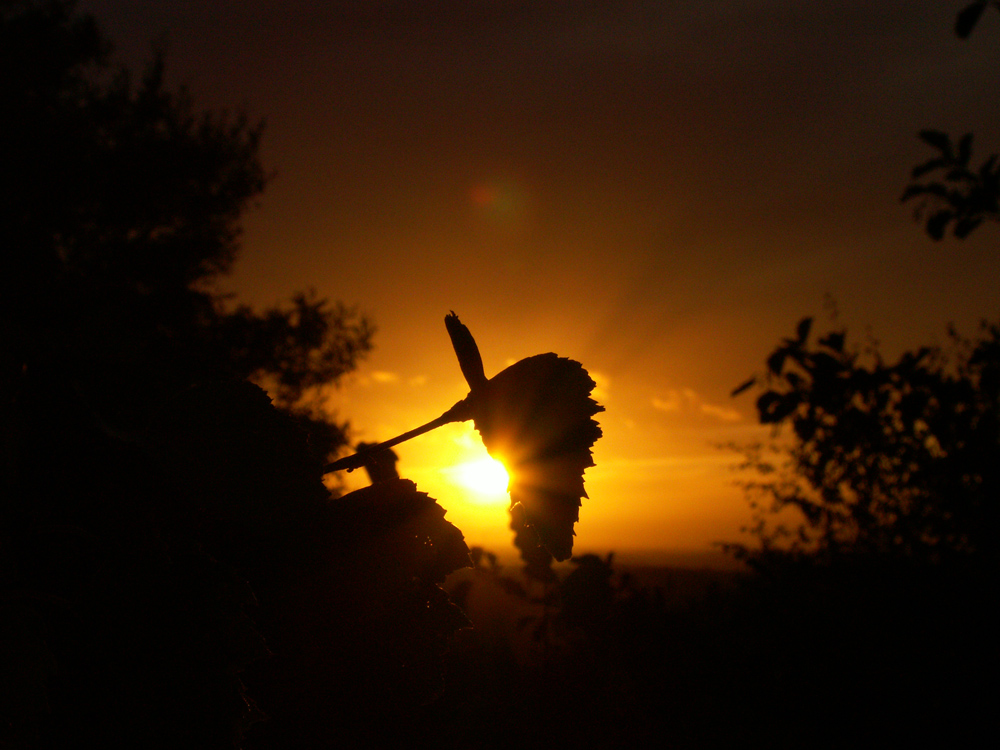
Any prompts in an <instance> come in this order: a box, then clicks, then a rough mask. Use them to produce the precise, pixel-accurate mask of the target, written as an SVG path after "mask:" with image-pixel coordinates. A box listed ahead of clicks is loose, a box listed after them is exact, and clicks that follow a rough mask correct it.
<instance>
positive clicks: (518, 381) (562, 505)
mask: <svg viewBox="0 0 1000 750" xmlns="http://www.w3.org/2000/svg"><path fill="white" fill-rule="evenodd" d="M445 325H446V326H447V328H448V333H449V335H450V336H451V339H452V345H453V346H454V347H455V353H456V355H457V356H458V359H459V364H460V366H461V368H462V372H463V374H465V375H466V380H467V381H468V383H469V388H470V389H471V390H470V393H469V395H468V396H467V397H466V399H465V402H464V403H466V404H467V405H468V409H469V413H470V416H471V418H472V420H473V422H474V424H475V426H476V429H477V430H478V431H479V434H480V435H481V436H482V439H483V444H484V445H485V446H486V450H487V451H488V452H489V454H490V455H491V456H493V458H495V459H497V460H499V461H501V462H503V463H504V465H505V466H506V467H507V471H508V473H509V474H510V484H509V487H508V489H509V491H510V500H511V507H512V508H514V507H517V506H520V507H521V508H523V510H524V516H525V521H526V523H527V524H528V525H529V526H530V527H532V528H534V530H535V532H536V533H537V534H538V539H539V542H540V543H541V544H542V546H544V547H545V548H546V549H548V551H549V552H550V553H551V554H552V556H553V557H554V558H555V559H556V560H560V561H561V560H565V559H567V558H568V557H569V556H570V554H571V553H572V550H573V536H574V531H573V527H574V525H575V524H576V522H577V521H578V520H579V513H580V503H581V499H582V498H584V497H587V492H586V490H585V489H584V484H583V473H584V471H585V470H586V469H587V468H588V467H590V466H593V465H594V461H593V457H592V454H591V448H592V446H593V445H594V443H595V442H596V440H597V439H598V438H599V437H600V436H601V428H600V427H599V426H598V424H597V422H596V421H594V419H593V418H592V417H593V416H594V415H595V414H597V413H598V412H601V411H604V408H603V407H602V406H600V405H599V404H598V403H597V402H596V401H594V399H592V398H591V397H590V394H591V392H592V391H593V389H594V386H595V385H596V384H595V383H594V381H593V380H592V379H591V378H590V376H589V375H588V374H587V371H586V370H585V369H584V368H583V366H582V365H581V364H580V363H579V362H575V361H574V360H571V359H566V358H564V357H559V356H557V355H556V354H553V353H551V352H550V353H548V354H538V355H535V356H533V357H528V358H527V359H522V360H521V361H519V362H516V363H514V364H513V365H511V366H510V367H508V368H507V369H505V370H503V371H501V372H499V373H498V374H496V375H494V376H493V377H492V378H490V379H489V380H485V379H484V376H483V377H480V373H482V372H483V365H482V358H481V357H480V354H479V349H478V347H477V346H476V342H475V339H474V338H473V336H472V334H471V332H470V331H469V329H468V328H467V327H466V326H465V325H464V324H463V323H462V322H461V321H459V319H458V316H457V315H455V313H454V312H452V313H450V314H449V315H448V316H447V317H446V318H445ZM470 373H472V377H470Z"/></svg>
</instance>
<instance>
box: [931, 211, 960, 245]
mask: <svg viewBox="0 0 1000 750" xmlns="http://www.w3.org/2000/svg"><path fill="white" fill-rule="evenodd" d="M953 218H954V214H953V213H952V212H951V211H948V210H947V209H944V210H941V211H938V212H937V213H935V214H934V215H933V216H931V217H930V218H929V219H928V220H927V234H929V235H930V236H931V237H932V238H933V239H935V240H940V239H941V238H942V237H944V230H945V229H946V228H947V227H948V222H950V221H951V220H952V219H953Z"/></svg>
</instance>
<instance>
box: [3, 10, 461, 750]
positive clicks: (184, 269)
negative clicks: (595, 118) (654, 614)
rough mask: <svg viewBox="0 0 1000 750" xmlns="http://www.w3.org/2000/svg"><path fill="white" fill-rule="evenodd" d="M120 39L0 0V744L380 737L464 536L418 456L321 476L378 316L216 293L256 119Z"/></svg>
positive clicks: (428, 683)
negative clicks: (254, 305) (247, 301)
mask: <svg viewBox="0 0 1000 750" xmlns="http://www.w3.org/2000/svg"><path fill="white" fill-rule="evenodd" d="M109 55H110V53H109V45H108V43H107V42H106V41H105V40H104V39H103V37H102V36H101V34H100V32H99V30H98V28H97V25H96V23H95V22H94V21H93V20H92V19H91V18H89V17H87V16H84V15H80V14H77V13H76V12H75V11H74V8H73V4H72V3H70V2H63V1H61V0H39V1H37V2H34V1H29V0H15V1H8V2H4V3H3V4H2V5H0V63H2V66H0V113H2V114H0V144H2V145H0V247H2V248H3V252H2V262H3V264H4V268H3V271H4V272H3V273H2V274H0V386H2V387H0V392H2V394H3V395H2V400H0V467H2V468H0V482H2V490H0V495H2V507H0V634H2V638H0V745H3V746H4V747H16V748H20V747H53V748H55V747H60V748H61V747H76V746H96V747H136V746H139V747H171V748H172V747H233V746H236V745H241V746H244V747H262V748H263V747H289V746H296V747H308V746H310V745H317V746H318V745H322V746H328V745H329V743H330V741H331V738H332V737H334V736H335V737H336V739H337V740H339V741H340V743H341V744H345V745H351V744H362V745H364V744H371V743H372V742H375V741H379V738H381V739H386V737H388V736H391V735H392V734H393V732H394V731H395V730H394V729H393V727H394V726H395V724H394V722H393V721H392V717H394V716H401V715H403V714H405V713H406V711H409V710H413V709H414V707H416V706H420V705H421V704H422V703H424V702H425V701H426V700H428V699H429V698H430V697H432V696H433V695H434V694H435V693H436V692H438V691H439V690H440V667H441V655H442V650H443V644H444V643H445V642H446V641H447V639H448V637H449V636H450V635H451V633H453V632H454V630H455V629H456V628H460V627H463V626H464V625H465V624H466V622H467V621H466V620H465V619H464V617H463V616H462V615H461V614H460V612H458V611H457V610H456V609H455V607H454V606H453V605H452V604H451V603H450V602H449V601H448V599H447V596H446V595H445V594H444V592H443V591H442V589H441V588H440V586H439V583H440V581H441V580H442V578H443V576H445V575H446V574H447V573H448V572H450V571H451V570H452V569H454V568H455V567H458V566H462V565H467V564H468V556H467V551H466V548H465V544H464V541H463V540H462V538H461V534H460V532H458V530H456V529H455V528H454V527H453V526H452V525H451V524H449V523H448V522H447V521H445V520H444V511H443V510H442V509H441V508H440V507H439V506H438V505H437V504H436V502H435V501H434V500H433V499H431V498H428V497H427V496H426V495H425V494H423V493H420V492H418V491H417V490H416V488H415V487H414V486H413V484H412V483H409V482H406V481H404V480H400V479H394V480H393V479H391V478H390V479H389V481H386V482H383V483H380V484H379V485H378V486H377V488H372V489H370V490H368V491H362V492H360V493H354V494H351V495H348V496H345V497H342V498H337V497H336V494H335V493H331V492H330V490H328V489H327V487H325V486H324V484H323V481H322V478H323V477H322V475H323V471H322V470H323V464H324V462H325V461H327V460H329V458H330V457H331V454H332V453H334V452H336V451H337V450H338V449H339V448H341V447H342V446H343V445H344V443H345V441H346V436H345V432H344V427H343V425H338V424H335V423H332V422H329V421H327V420H326V418H325V417H323V416H322V415H319V414H318V413H317V412H316V411H315V406H316V391H317V389H318V388H319V387H320V386H322V385H324V384H327V383H330V382H334V381H336V379H337V378H338V377H340V376H341V375H342V374H343V373H345V372H347V371H349V370H350V369H352V368H353V367H354V365H355V364H356V362H357V361H358V358H359V357H360V356H362V355H363V354H364V352H365V351H367V349H368V348H369V347H370V339H371V333H372V329H371V326H370V325H369V324H368V322H367V321H366V320H365V319H363V318H362V317H360V316H358V315H357V314H356V313H355V312H353V311H351V310H349V309H346V308H344V307H342V306H337V305H330V304H328V303H327V302H325V301H323V300H321V299H318V298H316V297H315V296H313V295H310V294H301V295H297V296H296V297H295V298H294V299H293V301H292V303H291V305H290V306H286V307H284V308H278V309H272V310H267V311H264V312H263V313H258V312H255V311H253V310H251V309H250V308H248V307H246V306H238V307H235V308H233V307H231V306H229V305H228V304H227V300H226V299H224V298H223V297H221V296H220V295H219V294H218V292H217V291H215V289H216V287H215V285H214V282H215V281H216V280H217V279H218V278H220V277H221V276H222V275H224V274H225V273H226V272H228V271H229V270H230V268H231V267H232V264H233V262H234V261H235V259H236V257H237V253H238V249H239V236H240V218H241V216H242V215H243V213H244V211H245V210H246V209H247V208H248V207H249V206H250V205H251V203H252V202H253V201H254V200H255V199H256V198H257V197H258V196H259V195H260V193H261V191H262V189H263V187H264V184H265V173H264V170H263V168H262V167H261V164H260V162H259V159H258V144H259V139H260V135H261V129H260V127H259V126H257V125H252V124H250V123H248V122H247V121H246V119H245V118H243V117H241V116H227V115H224V114H216V113H211V112H209V113H201V112H199V111H197V110H196V109H195V107H194V104H193V102H192V101H191V100H190V98H189V97H188V96H187V94H186V93H185V92H184V91H183V90H171V89H169V88H168V87H167V85H166V84H165V80H164V73H163V63H162V61H161V60H156V61H154V63H153V64H152V65H151V66H150V68H149V69H148V70H147V71H146V73H145V74H144V75H143V76H142V77H141V78H140V79H139V81H138V82H133V80H132V77H131V76H130V74H129V73H128V71H125V70H120V69H117V68H115V67H114V66H113V65H112V63H111V62H110V56H109ZM248 378H249V379H252V380H253V381H256V382H257V383H259V384H260V385H263V386H265V387H267V388H268V389H269V391H270V393H268V392H265V391H264V390H263V389H262V388H261V387H260V385H256V384H254V383H252V382H249V381H248Z"/></svg>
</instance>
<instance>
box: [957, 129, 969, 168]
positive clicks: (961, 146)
mask: <svg viewBox="0 0 1000 750" xmlns="http://www.w3.org/2000/svg"><path fill="white" fill-rule="evenodd" d="M971 156H972V133H966V134H965V135H963V136H962V138H961V140H960V141H959V142H958V161H959V162H960V163H961V164H962V165H966V166H967V165H968V164H969V158H970V157H971Z"/></svg>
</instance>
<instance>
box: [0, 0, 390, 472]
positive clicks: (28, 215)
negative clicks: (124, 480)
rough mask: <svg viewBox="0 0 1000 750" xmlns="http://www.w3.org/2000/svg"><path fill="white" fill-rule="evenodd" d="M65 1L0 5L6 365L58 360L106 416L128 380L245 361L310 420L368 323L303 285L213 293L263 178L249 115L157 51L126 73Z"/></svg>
mask: <svg viewBox="0 0 1000 750" xmlns="http://www.w3.org/2000/svg"><path fill="white" fill-rule="evenodd" d="M72 7H73V4H72V3H69V2H63V1H58V0H53V1H50V2H26V1H20V2H8V3H4V4H3V6H2V9H0V14H2V15H0V20H2V23H0V56H2V57H0V64H2V70H3V79H2V83H0V105H2V111H3V112H4V114H3V116H2V117H0V137H2V138H3V143H4V146H3V155H2V157H0V158H2V163H0V167H2V178H0V183H2V187H0V212H2V213H0V219H2V220H0V245H2V246H3V248H4V261H3V262H4V273H3V274H2V281H0V284H2V287H0V300H2V301H0V315H2V318H3V320H4V321H5V325H4V331H3V335H4V339H5V340H4V347H3V354H2V355H0V356H3V358H4V368H3V372H4V373H5V376H6V377H16V373H18V372H19V371H21V370H23V369H24V368H26V367H27V368H29V369H30V368H32V367H37V366H39V365H38V364H37V363H38V362H41V361H46V362H52V361H54V360H61V366H63V367H64V368H65V369H66V371H67V372H72V373H74V376H75V377H77V378H79V379H80V380H82V381H83V382H85V383H86V384H87V385H86V389H87V390H88V396H90V397H91V398H92V399H94V400H95V404H102V402H103V401H105V400H107V401H113V402H116V403H117V404H118V408H117V409H116V411H117V412H118V413H117V414H115V415H114V417H113V418H111V417H110V416H109V418H110V419H111V421H115V420H127V419H128V413H129V412H130V410H132V409H134V407H135V405H134V404H133V403H132V402H131V401H130V400H129V399H127V398H121V395H122V394H123V393H127V392H128V391H129V390H130V384H132V383H136V382H142V383H143V388H144V389H145V388H148V386H149V383H150V381H152V382H154V383H155V382H158V381H159V382H160V383H161V385H163V386H164V387H166V388H168V389H169V388H172V387H175V386H177V385H179V383H177V382H174V383H170V384H169V385H168V384H167V383H166V382H165V381H166V380H167V379H169V378H171V377H177V376H179V373H181V372H183V373H184V376H183V377H184V378H187V379H189V380H190V377H191V375H192V374H194V373H199V374H200V375H202V376H221V375H226V376H232V377H235V378H244V377H248V376H252V377H254V378H255V379H256V380H257V381H258V382H260V383H262V384H264V385H266V386H267V387H269V389H271V390H272V393H273V395H274V397H275V401H276V403H277V405H278V406H279V407H281V408H284V409H287V410H290V411H293V412H295V413H296V414H297V415H298V416H299V417H300V418H301V421H303V422H304V423H306V424H313V425H315V426H317V427H319V426H322V422H323V420H322V419H320V418H317V417H318V412H317V411H316V410H315V409H314V408H311V407H313V406H314V404H313V403H311V402H310V398H309V397H310V395H311V394H312V393H313V392H314V391H315V387H316V386H317V385H319V384H322V383H329V382H332V381H335V380H336V379H337V378H338V377H340V376H341V375H342V374H343V373H344V372H346V371H348V370H350V369H352V368H353V366H354V364H355V363H356V361H357V359H358V357H360V356H362V355H363V354H364V353H365V352H366V351H367V350H368V349H369V348H370V346H371V334H372V328H371V326H370V324H369V323H368V322H367V321H366V320H365V319H363V318H361V317H359V316H358V315H357V313H356V312H355V311H353V310H350V309H348V308H345V307H344V306H342V305H338V306H330V305H328V304H327V303H326V302H325V301H324V300H321V299H317V298H315V296H314V295H305V294H300V295H297V296H296V297H295V298H294V299H293V301H292V304H291V306H290V307H284V308H275V309H271V310H267V311H265V312H263V313H256V312H254V311H253V310H251V309H250V308H249V307H246V306H240V307H237V308H236V309H235V310H228V309H227V305H226V300H225V298H223V297H222V296H221V295H219V294H218V293H217V292H215V291H214V282H215V281H216V280H217V279H218V278H219V277H220V276H222V275H224V274H226V273H227V272H228V271H229V270H230V269H231V268H232V264H233V262H234V261H235V259H236V256H237V254H238V250H239V240H240V218H241V216H242V215H243V213H244V211H245V210H246V209H247V208H248V207H249V206H250V205H251V203H252V202H253V201H254V200H255V199H256V198H257V197H258V196H259V195H260V193H261V192H262V190H263V188H264V185H265V182H266V179H265V172H264V169H263V167H262V165H261V163H260V161H259V158H258V146H259V143H260V137H261V133H262V128H261V125H259V124H256V125H255V124H251V123H249V122H248V120H247V118H246V117H245V116H243V115H229V114H226V113H222V114H216V113H212V112H205V113H202V112H198V111H196V109H195V107H194V105H193V102H192V101H191V98H190V96H189V95H188V94H187V92H186V91H184V90H183V89H181V90H177V91H171V90H169V89H168V88H167V87H166V85H165V82H164V65H163V61H162V59H160V58H157V59H156V60H154V62H153V63H152V64H151V65H150V66H149V68H148V69H147V70H146V71H145V73H144V74H143V75H142V76H141V78H140V80H139V81H138V82H137V83H135V82H133V80H132V79H133V76H131V75H130V73H129V72H128V71H127V70H124V69H118V68H116V67H114V66H113V65H112V63H111V62H110V61H109V49H110V45H109V44H108V43H107V42H106V41H105V40H104V39H103V38H102V36H101V35H100V33H99V31H98V29H97V27H96V24H95V22H94V21H93V19H91V18H89V17H87V16H81V15H77V14H75V13H74V12H73V10H72ZM111 361H113V362H114V363H115V365H114V367H113V368H109V367H107V363H108V362H111ZM137 368H145V369H144V370H143V371H141V372H140V371H139V370H138V369H137ZM7 392H12V391H11V389H8V390H7ZM106 392H110V393H112V394H113V395H112V396H110V397H109V398H108V399H104V397H103V394H104V393H106ZM138 398H140V399H141V398H142V394H138ZM106 406H107V404H102V405H101V406H100V407H99V408H102V409H103V408H105V407H106ZM317 439H318V440H319V442H318V444H317V446H316V449H317V450H318V451H319V452H320V453H321V454H324V457H325V455H326V454H329V453H332V452H333V451H335V450H336V449H337V448H338V447H340V446H341V445H343V444H344V443H345V436H344V433H343V430H342V428H340V427H337V426H336V425H333V424H330V423H327V425H326V427H325V429H323V430H319V431H317Z"/></svg>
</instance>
